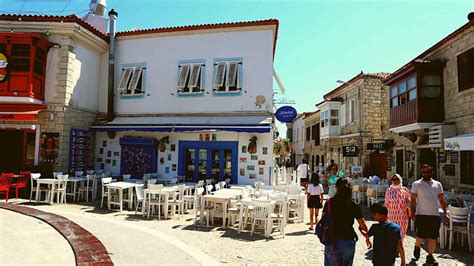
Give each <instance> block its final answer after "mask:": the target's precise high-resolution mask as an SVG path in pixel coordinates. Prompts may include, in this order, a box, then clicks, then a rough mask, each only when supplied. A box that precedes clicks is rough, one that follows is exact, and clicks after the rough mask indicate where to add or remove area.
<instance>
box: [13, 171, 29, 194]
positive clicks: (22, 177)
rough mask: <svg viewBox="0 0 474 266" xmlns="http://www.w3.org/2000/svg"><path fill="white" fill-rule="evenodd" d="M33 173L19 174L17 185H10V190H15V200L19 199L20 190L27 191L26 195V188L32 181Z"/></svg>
mask: <svg viewBox="0 0 474 266" xmlns="http://www.w3.org/2000/svg"><path fill="white" fill-rule="evenodd" d="M30 175H31V172H20V173H19V174H18V178H17V181H16V183H14V184H10V189H14V190H15V192H16V193H15V198H18V190H19V189H25V194H26V187H28V181H30Z"/></svg>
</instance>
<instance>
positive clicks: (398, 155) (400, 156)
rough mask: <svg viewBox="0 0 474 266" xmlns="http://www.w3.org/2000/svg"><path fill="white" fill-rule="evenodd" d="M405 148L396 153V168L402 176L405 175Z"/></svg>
mask: <svg viewBox="0 0 474 266" xmlns="http://www.w3.org/2000/svg"><path fill="white" fill-rule="evenodd" d="M403 153H404V151H403V150H397V151H396V153H395V161H396V163H397V164H396V170H397V174H399V175H401V176H405V172H404V171H403V170H404V169H403V165H404V162H405V161H404V159H403Z"/></svg>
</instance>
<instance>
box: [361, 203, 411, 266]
mask: <svg viewBox="0 0 474 266" xmlns="http://www.w3.org/2000/svg"><path fill="white" fill-rule="evenodd" d="M370 213H371V214H372V216H373V217H374V220H376V221H377V222H378V223H377V224H373V225H372V226H371V227H370V229H369V234H368V235H369V236H368V238H367V239H366V242H370V239H369V237H371V236H373V237H374V245H373V249H374V252H373V258H372V263H373V265H376V266H378V265H383V266H385V265H395V258H396V256H397V252H398V253H400V258H401V265H403V266H404V265H405V251H404V249H403V244H402V233H401V231H400V226H398V225H397V224H395V223H391V222H387V213H388V210H387V207H385V206H384V205H383V204H381V203H374V204H372V206H370Z"/></svg>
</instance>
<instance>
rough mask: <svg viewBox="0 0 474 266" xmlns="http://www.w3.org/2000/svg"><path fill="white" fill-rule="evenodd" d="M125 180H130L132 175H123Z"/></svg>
mask: <svg viewBox="0 0 474 266" xmlns="http://www.w3.org/2000/svg"><path fill="white" fill-rule="evenodd" d="M122 177H123V181H128V180H129V179H130V178H132V175H122Z"/></svg>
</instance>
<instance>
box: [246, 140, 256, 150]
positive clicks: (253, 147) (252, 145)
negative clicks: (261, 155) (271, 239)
mask: <svg viewBox="0 0 474 266" xmlns="http://www.w3.org/2000/svg"><path fill="white" fill-rule="evenodd" d="M247 151H248V152H249V153H257V136H252V137H251V138H250V139H249V145H248V147H247Z"/></svg>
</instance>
